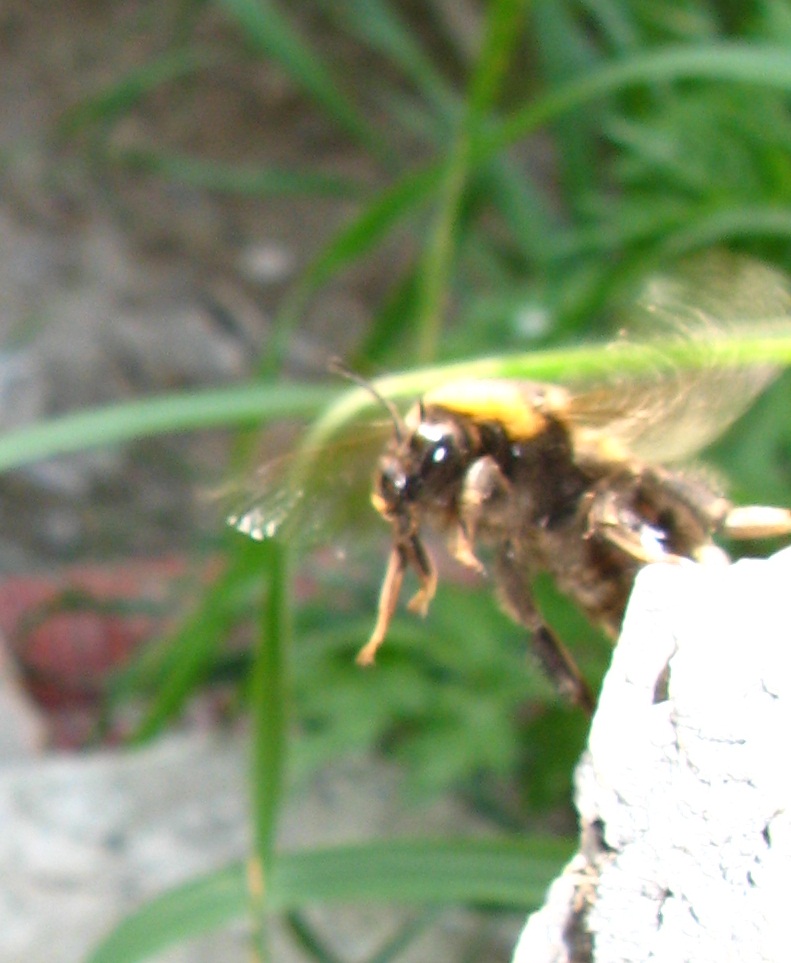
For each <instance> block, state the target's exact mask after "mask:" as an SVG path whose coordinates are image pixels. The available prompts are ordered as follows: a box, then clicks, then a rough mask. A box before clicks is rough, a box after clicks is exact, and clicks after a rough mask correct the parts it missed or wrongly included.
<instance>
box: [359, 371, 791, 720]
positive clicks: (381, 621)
mask: <svg viewBox="0 0 791 963" xmlns="http://www.w3.org/2000/svg"><path fill="white" fill-rule="evenodd" d="M589 400H590V396H589V395H584V394H583V395H580V396H575V395H574V394H573V393H571V392H570V391H567V390H566V389H564V388H563V387H560V386H558V385H554V384H541V383H534V382H516V381H462V382H453V383H450V384H446V385H444V386H441V387H438V388H436V389H435V390H432V391H430V392H429V393H427V394H426V395H425V396H424V397H423V398H422V399H421V400H420V401H419V402H418V403H417V404H415V405H414V406H413V407H412V408H411V410H410V411H409V412H408V413H407V415H406V417H405V418H403V419H401V418H400V417H399V416H398V414H397V412H393V419H394V423H395V424H394V432H393V437H392V438H391V440H390V441H389V442H388V444H387V446H386V449H385V451H384V453H383V454H382V455H381V457H380V459H379V464H378V467H377V470H376V475H375V481H374V490H373V495H372V500H373V504H374V507H375V508H376V510H377V511H378V512H379V513H380V514H381V515H382V516H383V517H384V519H386V520H387V521H388V522H389V523H390V525H391V527H392V539H393V542H392V549H391V552H390V556H389V561H388V564H387V570H386V574H385V577H384V581H383V584H382V589H381V595H380V599H379V608H378V616H377V620H376V625H375V628H374V630H373V633H372V635H371V638H370V640H369V641H368V643H367V644H366V645H365V646H364V647H363V648H362V649H361V651H360V653H359V655H358V662H359V663H361V664H363V665H369V664H371V663H372V662H373V660H374V657H375V654H376V651H377V649H378V648H379V646H380V645H381V644H382V642H383V641H384V638H385V635H386V633H387V630H388V626H389V624H390V622H391V619H392V617H393V613H394V611H395V609H396V605H397V602H398V598H399V594H400V591H401V586H402V581H403V578H404V575H405V573H406V572H407V571H408V570H409V569H411V570H413V572H414V573H415V574H416V575H417V579H418V582H419V588H418V591H417V593H416V594H415V595H414V597H413V598H412V599H411V601H410V602H409V606H408V607H409V609H410V610H411V611H413V612H417V613H419V614H421V615H424V614H425V613H426V612H427V610H428V607H429V603H430V602H431V599H432V597H433V595H434V593H435V590H436V586H437V576H436V570H435V568H434V564H433V562H432V559H431V557H430V555H429V553H428V551H427V550H426V548H425V546H424V543H423V539H422V537H421V533H422V530H423V527H424V525H425V524H428V525H430V526H432V527H434V528H437V529H439V530H440V531H443V532H446V533H447V534H448V537H449V540H450V547H451V552H452V554H453V555H454V556H455V557H456V559H458V560H459V561H460V562H461V563H462V564H464V565H465V566H468V567H469V568H472V569H474V570H475V571H477V572H483V571H484V565H483V562H482V561H481V560H480V558H479V555H478V548H477V547H478V545H479V544H485V545H487V546H488V548H489V552H490V553H491V559H492V561H491V564H492V568H493V577H494V581H495V583H496V585H497V587H498V589H499V594H500V598H501V601H502V604H503V606H504V608H505V610H506V611H507V612H508V613H509V614H510V615H511V616H512V617H513V618H514V619H515V620H516V621H517V622H518V623H520V624H521V625H523V626H524V627H525V628H527V629H528V630H529V631H530V633H531V635H532V643H533V647H534V649H535V652H536V655H537V656H538V659H539V661H540V663H541V665H542V666H543V668H544V670H545V671H546V672H547V674H548V675H549V676H550V678H551V679H552V680H554V682H555V683H556V685H557V688H558V690H559V691H560V693H561V694H562V695H563V696H565V697H566V698H567V699H569V700H570V701H571V702H572V703H574V704H576V705H579V706H580V707H582V708H584V709H585V710H587V711H591V710H592V708H593V699H592V696H591V693H590V691H589V689H588V687H587V685H586V683H585V680H584V679H583V677H582V675H581V674H580V672H579V670H578V668H577V667H576V665H575V662H574V660H573V658H572V656H571V654H570V653H569V652H568V651H567V649H566V648H565V647H564V645H563V644H562V642H561V641H560V640H559V639H558V638H557V637H556V636H555V635H554V633H553V632H552V631H551V629H550V628H549V627H548V626H547V624H546V623H545V621H544V619H543V617H542V615H541V613H540V611H539V610H538V608H537V607H536V605H535V602H534V600H533V595H532V592H531V582H532V580H533V578H534V576H535V575H536V574H537V573H539V572H547V573H548V574H549V575H551V576H552V577H553V579H554V580H555V582H556V584H557V586H558V587H559V589H560V590H561V591H562V592H564V593H565V594H566V595H567V596H569V597H570V598H571V599H573V600H574V601H575V602H576V603H577V604H578V605H579V607H580V608H581V609H582V610H583V611H584V612H585V613H586V614H587V615H588V616H589V617H590V619H591V620H592V621H594V622H596V623H598V624H600V625H602V626H603V627H604V628H605V629H606V630H607V631H608V633H609V634H610V635H611V636H613V637H615V636H617V634H618V632H619V630H620V625H621V620H622V618H623V615H624V610H625V608H626V603H627V600H628V598H629V593H630V591H631V588H632V585H633V582H634V578H635V575H636V574H637V572H638V570H639V569H640V568H641V567H642V566H643V565H646V564H647V563H649V562H657V561H667V562H676V561H678V560H679V559H683V558H686V559H694V560H697V561H710V560H712V559H722V560H724V559H725V558H726V556H725V554H724V552H722V550H720V549H719V548H718V547H717V546H716V545H715V544H714V537H715V536H716V535H718V534H723V535H727V536H729V537H730V538H734V539H748V538H759V537H766V536H774V535H782V534H788V533H789V532H791V512H790V511H788V510H786V509H781V508H765V507H758V506H753V507H747V508H737V507H734V506H733V505H732V504H731V503H730V502H729V501H728V500H727V498H725V497H724V496H722V495H721V494H719V493H718V492H717V491H716V489H715V488H714V487H712V486H711V485H710V484H709V483H708V482H706V481H704V480H703V479H701V478H698V477H696V476H694V475H685V474H684V473H682V472H680V471H677V470H674V469H670V468H664V467H660V466H657V465H654V464H650V463H647V462H644V461H641V460H640V459H639V458H637V457H635V455H634V454H633V452H632V451H630V450H629V448H627V447H626V446H625V445H624V444H623V443H622V442H621V441H620V440H619V438H618V436H617V434H615V433H613V431H612V429H611V428H608V427H607V426H604V427H602V428H597V427H590V421H591V420H592V419H591V418H590V404H589Z"/></svg>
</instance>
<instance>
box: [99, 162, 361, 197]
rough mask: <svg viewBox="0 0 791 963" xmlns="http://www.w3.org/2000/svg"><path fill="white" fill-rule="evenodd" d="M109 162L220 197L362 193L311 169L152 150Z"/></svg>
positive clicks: (352, 184) (352, 185)
mask: <svg viewBox="0 0 791 963" xmlns="http://www.w3.org/2000/svg"><path fill="white" fill-rule="evenodd" d="M110 159H111V160H112V161H114V162H115V163H118V164H120V165H123V166H126V167H129V168H131V169H132V170H133V171H135V172H137V173H141V174H150V175H152V176H155V177H162V178H165V179H167V180H169V181H171V182H173V183H177V184H185V185H186V186H188V187H193V188H197V189H200V190H209V191H214V192H217V193H223V194H239V195H241V196H247V197H265V196H271V195H276V196H280V197H290V196H301V195H313V196H318V197H336V198H354V197H357V198H359V197H360V196H361V194H362V188H361V186H360V185H359V184H357V183H355V182H354V181H353V180H350V179H349V178H343V177H333V176H331V175H329V174H322V173H321V172H320V171H314V170H302V171H297V170H284V169H282V168H273V167H258V166H257V167H249V168H245V167H239V166H238V165H236V164H224V163H221V162H219V161H207V160H202V159H201V158H198V157H189V156H187V155H185V154H168V153H162V152H161V151H152V150H127V151H119V152H113V153H112V154H111V155H110Z"/></svg>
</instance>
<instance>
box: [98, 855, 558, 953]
mask: <svg viewBox="0 0 791 963" xmlns="http://www.w3.org/2000/svg"><path fill="white" fill-rule="evenodd" d="M573 848H574V843H573V842H572V841H570V840H565V839H554V838H548V837H529V836H528V837H520V838H519V839H516V840H510V839H496V840H468V839H461V840H431V839H420V840H401V841H393V842H377V843H370V844H361V845H353V846H341V847H336V848H331V849H320V850H306V851H304V852H295V853H283V854H280V855H279V856H278V859H277V864H276V871H275V877H274V879H273V880H272V889H271V892H270V899H269V907H270V908H271V909H276V910H279V911H281V912H288V911H293V910H297V909H301V908H303V907H306V906H309V905H311V904H315V903H325V904H326V903H330V904H344V903H352V904H359V903H364V904H377V903H389V902H398V903H405V904H419V905H423V906H426V905H454V904H459V903H462V904H465V903H467V904H475V905H489V906H498V907H512V908H515V909H522V910H526V909H531V908H534V907H536V906H538V905H539V904H540V902H541V900H542V899H543V897H544V893H545V891H546V887H547V885H548V883H549V882H550V880H551V879H552V878H553V876H555V875H556V874H557V872H558V871H559V869H560V867H561V866H562V865H563V863H564V862H565V861H566V860H567V859H568V858H569V857H570V855H571V853H572V851H573ZM247 909H248V893H247V882H246V873H245V869H244V867H243V866H242V865H241V864H238V865H235V866H232V867H229V868H227V869H224V870H221V871H219V872H216V873H213V874H211V875H209V876H205V877H203V878H202V879H199V880H196V881H193V882H189V883H186V884H184V885H183V886H179V887H176V888H175V889H172V890H170V891H168V892H167V893H165V894H163V895H162V896H160V897H157V898H156V899H154V900H152V901H151V902H149V903H148V904H146V905H145V906H144V907H142V908H141V909H140V910H138V912H137V913H135V914H133V915H131V916H128V917H126V919H124V920H123V921H122V922H121V923H120V924H119V925H118V927H117V928H116V929H115V930H114V931H113V932H112V933H110V934H109V936H107V937H106V938H105V940H104V941H103V942H102V944H101V945H100V946H99V947H97V949H96V950H94V952H93V953H92V954H91V955H90V957H89V958H88V960H87V961H86V963H138V961H141V960H145V959H147V958H148V957H150V956H152V955H154V954H155V953H161V952H163V951H164V950H165V949H167V948H168V947H170V946H173V945H174V944H176V943H178V942H181V941H183V940H184V939H187V938H194V937H196V936H199V935H201V934H203V933H207V932H209V931H211V930H214V929H217V928H218V927H220V926H223V925H226V924H228V923H230V922H232V921H233V920H235V919H239V918H240V917H242V916H243V915H244V914H245V913H246V912H247Z"/></svg>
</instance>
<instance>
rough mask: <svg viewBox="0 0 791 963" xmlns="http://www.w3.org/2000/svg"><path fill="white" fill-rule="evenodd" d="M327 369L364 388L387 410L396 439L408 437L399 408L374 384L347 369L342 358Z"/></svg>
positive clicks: (333, 361) (332, 361) (330, 364)
mask: <svg viewBox="0 0 791 963" xmlns="http://www.w3.org/2000/svg"><path fill="white" fill-rule="evenodd" d="M327 367H328V368H329V370H330V371H331V372H332V373H333V374H337V375H340V376H341V377H342V378H346V380H347V381H351V382H353V383H354V384H356V385H358V386H359V387H360V388H364V389H365V390H366V391H367V392H368V393H369V394H370V395H373V397H374V398H375V399H376V400H377V401H378V402H379V404H380V405H382V406H383V407H384V408H386V409H387V411H388V413H389V414H390V417H391V418H392V419H393V427H394V428H395V434H396V439H397V440H398V441H403V440H404V438H405V437H406V435H407V430H406V424H405V423H404V419H403V418H402V417H401V412H400V411H399V410H398V408H396V406H395V405H394V404H393V402H392V401H391V400H390V399H389V398H385V396H384V395H383V394H382V393H381V392H380V391H379V390H378V389H377V388H375V387H374V385H373V384H372V382H370V381H368V380H367V379H366V378H363V376H362V375H358V374H357V373H356V372H354V371H352V370H351V369H350V368H347V367H346V365H345V364H344V363H343V362H342V361H341V360H340V358H332V359H331V360H330V363H329V364H328V365H327Z"/></svg>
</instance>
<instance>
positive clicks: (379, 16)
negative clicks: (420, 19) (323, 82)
mask: <svg viewBox="0 0 791 963" xmlns="http://www.w3.org/2000/svg"><path fill="white" fill-rule="evenodd" d="M322 6H323V7H324V8H325V9H326V10H327V13H328V14H329V15H330V16H332V17H334V18H335V19H336V20H337V21H338V22H339V23H340V24H341V25H342V26H343V28H344V30H345V31H346V32H347V33H349V34H351V35H352V36H355V37H357V38H358V39H359V40H360V41H362V42H363V43H364V44H366V45H367V46H368V47H370V48H371V49H372V50H375V51H376V52H377V53H380V54H382V55H384V56H385V57H387V59H388V60H389V61H390V62H391V63H393V64H395V65H396V66H397V67H399V68H400V69H401V70H402V72H403V73H404V75H405V76H406V77H407V78H409V80H411V81H412V83H413V84H414V86H415V88H416V89H417V90H418V91H419V92H420V94H421V96H422V98H423V99H424V100H425V101H426V102H427V103H429V104H431V106H432V108H433V110H434V113H435V115H436V117H438V118H443V117H444V118H446V119H447V118H448V117H450V116H452V114H453V113H454V111H455V110H456V109H457V107H458V99H457V97H456V95H455V94H454V92H453V89H452V87H451V85H450V84H449V83H448V81H447V80H445V78H444V77H443V75H442V74H441V73H440V71H439V70H437V68H436V67H435V66H434V64H433V63H432V61H431V58H430V57H429V56H428V55H427V54H426V53H425V51H424V50H423V48H422V46H421V44H420V43H419V37H418V33H417V31H415V30H414V29H411V28H410V27H408V26H407V25H406V24H405V23H404V21H403V20H402V19H401V17H399V15H398V13H397V11H396V9H395V8H394V5H393V4H392V3H388V2H386V0H345V2H342V3H338V2H337V0H323V3H322Z"/></svg>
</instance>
